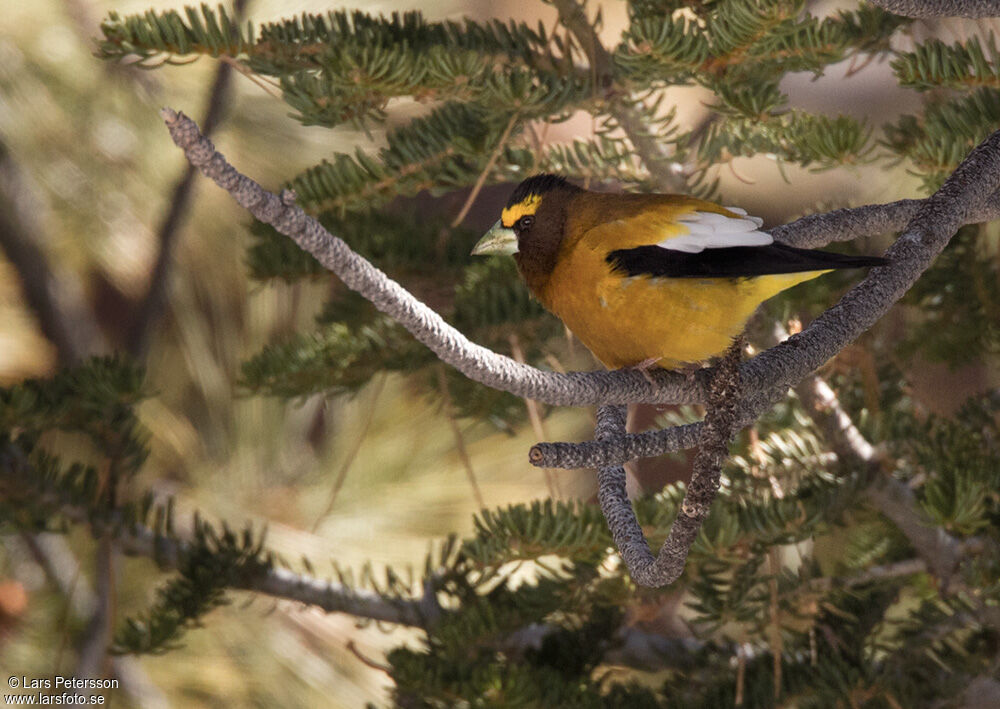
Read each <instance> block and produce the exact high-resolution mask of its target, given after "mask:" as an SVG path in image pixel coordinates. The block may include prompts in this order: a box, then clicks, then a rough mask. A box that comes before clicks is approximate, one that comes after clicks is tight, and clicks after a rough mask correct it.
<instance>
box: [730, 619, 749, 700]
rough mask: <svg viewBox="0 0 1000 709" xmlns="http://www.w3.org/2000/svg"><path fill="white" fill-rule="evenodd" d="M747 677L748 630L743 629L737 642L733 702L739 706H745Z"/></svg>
mask: <svg viewBox="0 0 1000 709" xmlns="http://www.w3.org/2000/svg"><path fill="white" fill-rule="evenodd" d="M746 677H747V651H746V631H742V632H741V633H740V641H739V642H738V643H737V644H736V697H735V698H734V699H733V704H734V705H735V706H737V707H741V706H743V692H744V691H745V689H746Z"/></svg>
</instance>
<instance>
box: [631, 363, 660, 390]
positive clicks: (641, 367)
mask: <svg viewBox="0 0 1000 709" xmlns="http://www.w3.org/2000/svg"><path fill="white" fill-rule="evenodd" d="M661 359H663V357H650V358H649V359H644V360H642V361H641V362H639V364H633V365H632V366H631V367H628V369H634V370H636V371H637V372H639V374H641V375H642V376H643V377H644V378H645V380H646V381H647V382H649V383H650V384H652V385H653V386H654V387H656V386H658V385H657V383H656V380H654V379H653V375H652V374H650V373H649V370H650V369H652V368H653V366H654V365H655V364H656V363H657V362H659V361H660V360H661Z"/></svg>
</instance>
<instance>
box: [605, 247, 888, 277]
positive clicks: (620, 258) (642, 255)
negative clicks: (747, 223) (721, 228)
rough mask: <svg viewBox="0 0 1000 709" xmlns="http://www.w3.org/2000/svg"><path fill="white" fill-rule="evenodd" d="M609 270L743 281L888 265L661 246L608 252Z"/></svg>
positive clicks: (818, 255)
mask: <svg viewBox="0 0 1000 709" xmlns="http://www.w3.org/2000/svg"><path fill="white" fill-rule="evenodd" d="M607 261H608V263H610V264H611V266H612V268H614V269H615V270H618V271H623V272H624V273H626V274H627V275H629V276H657V277H660V278H744V277H748V276H763V275H766V274H769V273H801V272H803V271H826V270H830V269H835V268H871V267H873V266H884V265H886V263H888V261H886V260H885V259H884V258H880V257H877V256H845V255H844V254H835V253H831V252H829V251H814V250H811V249H797V248H795V247H794V246H785V245H784V244H769V245H767V246H730V247H727V248H722V249H705V250H704V251H700V252H698V253H694V254H693V253H688V252H686V251H677V250H673V249H665V248H663V247H661V246H638V247H636V248H634V249H619V250H618V251H612V252H611V253H610V254H608V257H607Z"/></svg>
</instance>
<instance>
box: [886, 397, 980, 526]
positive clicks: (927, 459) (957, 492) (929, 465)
mask: <svg viewBox="0 0 1000 709" xmlns="http://www.w3.org/2000/svg"><path fill="white" fill-rule="evenodd" d="M998 414H1000V400H998V399H997V398H996V397H994V396H986V397H982V398H979V399H973V400H970V401H969V402H967V403H966V405H965V406H964V407H963V408H962V409H961V410H960V411H959V412H958V413H957V414H956V415H955V416H954V417H951V418H944V417H940V416H929V417H927V418H926V419H925V420H918V419H917V418H915V417H913V416H901V417H900V418H899V419H898V420H897V421H896V429H895V430H894V432H893V433H894V437H895V438H896V440H897V441H898V443H897V444H896V445H897V446H898V447H899V448H900V449H901V451H905V453H906V454H907V458H908V459H909V460H910V461H911V463H912V465H913V467H912V469H910V470H909V472H910V474H912V475H916V474H921V475H922V476H924V477H925V478H926V479H925V481H924V483H923V484H922V486H921V487H920V494H921V497H920V504H921V507H922V508H923V510H924V511H925V512H926V513H927V515H928V517H929V518H930V519H932V520H934V522H935V523H936V524H938V525H940V526H941V527H943V528H945V529H947V530H948V531H949V532H952V533H956V534H960V535H973V534H976V533H979V532H983V531H984V530H987V529H988V528H990V527H991V526H993V525H994V524H995V522H994V521H995V520H996V518H997V515H998V514H1000V499H998V497H997V494H996V490H997V489H998V488H1000V443H998V442H1000V418H998Z"/></svg>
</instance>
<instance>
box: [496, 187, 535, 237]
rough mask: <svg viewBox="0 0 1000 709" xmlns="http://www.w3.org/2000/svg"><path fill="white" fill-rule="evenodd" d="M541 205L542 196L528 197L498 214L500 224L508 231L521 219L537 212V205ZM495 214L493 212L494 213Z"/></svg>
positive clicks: (533, 195)
mask: <svg viewBox="0 0 1000 709" xmlns="http://www.w3.org/2000/svg"><path fill="white" fill-rule="evenodd" d="M541 203H542V196H541V195H537V194H532V195H528V196H527V197H525V198H524V199H523V200H521V201H520V202H518V203H517V204H515V205H514V206H512V207H507V208H506V209H505V210H503V212H501V213H500V223H501V224H503V226H504V227H506V228H507V229H510V228H511V227H513V226H514V224H515V222H517V220H518V219H520V218H521V217H523V216H525V215H528V214H534V213H535V212H536V211H538V205H540V204H541ZM494 214H495V212H494Z"/></svg>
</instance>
